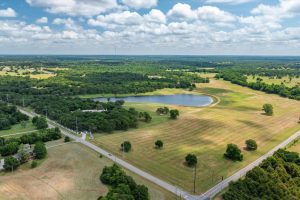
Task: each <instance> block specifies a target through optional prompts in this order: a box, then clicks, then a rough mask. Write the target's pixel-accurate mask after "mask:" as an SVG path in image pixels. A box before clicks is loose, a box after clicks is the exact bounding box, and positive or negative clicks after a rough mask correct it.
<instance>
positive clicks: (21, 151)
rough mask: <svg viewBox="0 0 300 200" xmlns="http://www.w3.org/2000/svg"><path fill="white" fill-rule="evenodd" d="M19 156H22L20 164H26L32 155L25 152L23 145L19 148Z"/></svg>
mask: <svg viewBox="0 0 300 200" xmlns="http://www.w3.org/2000/svg"><path fill="white" fill-rule="evenodd" d="M19 155H20V163H21V164H23V163H26V162H28V160H29V157H30V154H29V153H28V152H27V151H26V150H25V147H24V145H23V144H21V145H20V147H19Z"/></svg>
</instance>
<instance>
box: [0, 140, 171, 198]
mask: <svg viewBox="0 0 300 200" xmlns="http://www.w3.org/2000/svg"><path fill="white" fill-rule="evenodd" d="M53 145H55V144H53ZM50 146H52V145H50ZM48 154H49V155H48V158H47V159H46V160H45V161H44V162H43V163H42V164H41V165H40V166H39V167H37V168H35V169H30V166H29V164H28V165H24V166H22V167H21V168H20V169H19V170H18V171H16V172H15V173H13V174H11V173H7V174H4V173H2V174H0V179H1V182H0V199H5V200H10V199H24V200H27V199H28V200H29V199H30V200H35V199H36V200H37V199H70V200H71V199H82V200H84V199H86V200H89V199H97V198H98V197H99V196H101V195H105V194H106V193H107V191H108V188H107V187H106V186H104V185H102V184H101V183H100V180H99V175H100V173H101V170H102V168H103V167H104V166H107V165H112V162H111V161H109V160H108V159H106V158H99V155H98V154H97V153H95V152H93V151H91V150H89V149H87V148H85V147H83V146H80V145H78V144H75V143H71V144H66V145H63V146H56V147H53V148H50V149H48ZM87 166H88V167H87ZM127 173H128V174H129V175H131V176H133V178H134V179H135V180H136V181H137V183H139V184H145V185H146V186H147V187H148V188H149V193H150V196H151V198H152V199H174V196H172V194H170V193H168V192H166V191H164V190H162V189H161V188H159V187H158V186H155V185H154V184H151V183H149V182H147V181H145V180H144V179H142V178H140V177H137V176H136V175H134V174H132V173H129V172H127Z"/></svg>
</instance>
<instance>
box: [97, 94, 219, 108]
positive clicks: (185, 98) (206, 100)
mask: <svg viewBox="0 0 300 200" xmlns="http://www.w3.org/2000/svg"><path fill="white" fill-rule="evenodd" d="M94 100H95V101H100V102H107V100H108V99H107V98H95V99H94ZM117 100H124V101H125V102H141V103H161V104H172V105H180V106H193V107H203V106H208V105H210V104H211V103H212V102H213V99H212V98H211V97H210V96H205V95H194V94H174V95H152V96H128V97H111V98H110V101H113V102H114V101H117Z"/></svg>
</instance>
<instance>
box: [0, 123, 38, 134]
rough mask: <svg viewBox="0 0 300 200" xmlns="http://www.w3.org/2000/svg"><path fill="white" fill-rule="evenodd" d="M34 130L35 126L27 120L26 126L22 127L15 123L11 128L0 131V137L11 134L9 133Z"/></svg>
mask: <svg viewBox="0 0 300 200" xmlns="http://www.w3.org/2000/svg"><path fill="white" fill-rule="evenodd" d="M34 130H36V128H35V126H34V125H33V124H32V123H31V122H27V124H26V127H25V128H23V127H22V126H21V124H16V125H13V126H12V128H11V129H9V130H2V131H0V137H1V136H4V135H5V136H6V135H11V134H16V133H23V132H28V131H34Z"/></svg>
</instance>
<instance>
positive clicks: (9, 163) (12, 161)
mask: <svg viewBox="0 0 300 200" xmlns="http://www.w3.org/2000/svg"><path fill="white" fill-rule="evenodd" d="M19 166H20V161H19V160H18V159H16V158H14V157H12V156H9V157H6V158H5V159H4V165H3V168H4V169H5V170H7V171H13V170H15V169H17V168H18V167H19Z"/></svg>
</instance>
